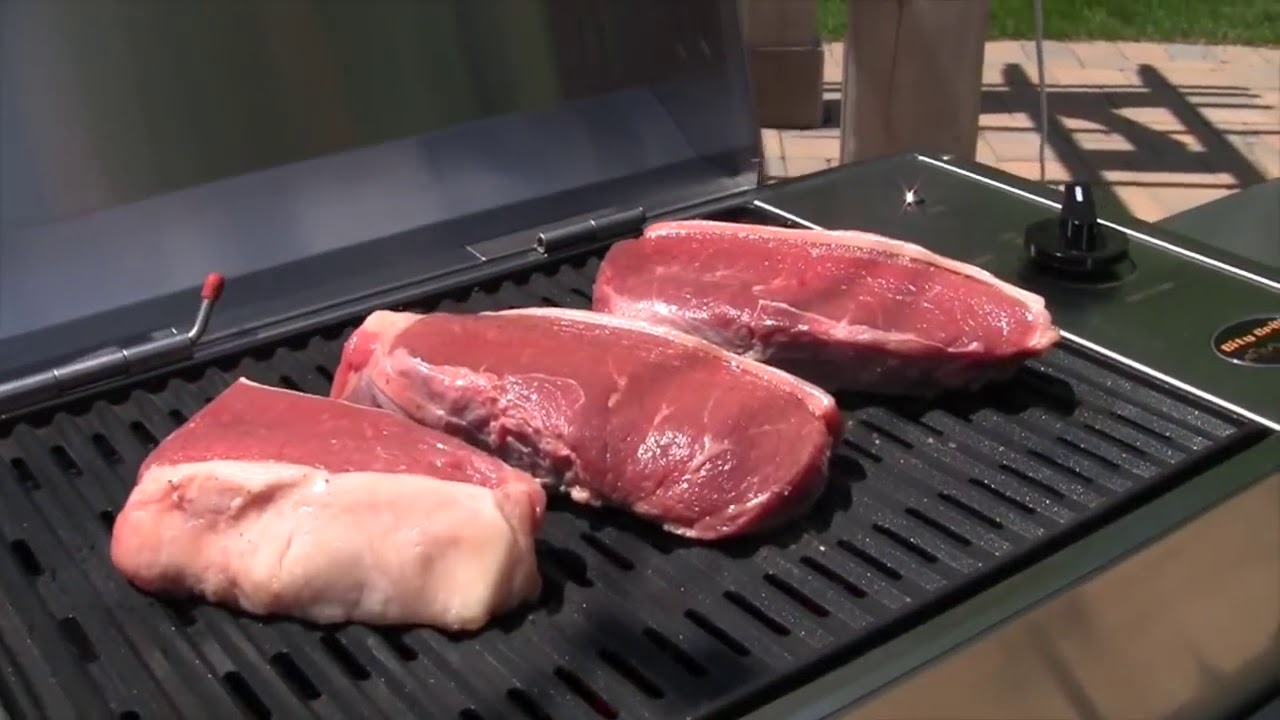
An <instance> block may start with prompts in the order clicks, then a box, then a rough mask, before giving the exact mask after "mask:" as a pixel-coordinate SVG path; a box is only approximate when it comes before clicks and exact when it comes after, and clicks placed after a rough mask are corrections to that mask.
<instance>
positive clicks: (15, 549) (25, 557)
mask: <svg viewBox="0 0 1280 720" xmlns="http://www.w3.org/2000/svg"><path fill="white" fill-rule="evenodd" d="M9 551H10V552H12V553H13V557H14V559H15V560H17V561H18V566H19V567H21V568H22V571H23V572H25V573H26V574H27V575H29V576H31V577H40V576H41V575H43V574H44V565H41V564H40V558H38V557H36V553H35V551H34V550H32V549H31V546H30V545H28V544H27V541H26V540H13V541H11V542H10V543H9Z"/></svg>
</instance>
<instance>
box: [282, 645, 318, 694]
mask: <svg viewBox="0 0 1280 720" xmlns="http://www.w3.org/2000/svg"><path fill="white" fill-rule="evenodd" d="M271 667H272V668H273V669H274V670H275V671H276V672H277V673H279V675H280V677H281V679H283V680H284V681H285V682H286V683H288V684H289V687H290V688H292V689H293V691H294V692H296V693H298V696H299V697H301V698H302V699H303V700H308V701H309V700H318V699H320V696H321V693H320V688H317V687H316V685H315V683H313V682H311V678H310V677H308V676H307V673H306V672H305V671H304V670H303V669H302V668H301V667H299V666H298V663H296V662H294V659H293V657H292V656H291V655H289V653H287V652H283V651H281V652H277V653H274V654H273V655H272V656H271Z"/></svg>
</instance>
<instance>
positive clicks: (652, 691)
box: [597, 648, 666, 700]
mask: <svg viewBox="0 0 1280 720" xmlns="http://www.w3.org/2000/svg"><path fill="white" fill-rule="evenodd" d="M597 655H599V657H600V659H601V660H603V661H604V664H605V665H608V666H609V669H610V670H613V671H614V672H616V673H618V676H619V677H621V678H622V679H623V680H626V681H627V682H629V683H631V685H632V686H633V687H635V689H637V690H639V691H640V692H642V693H644V694H645V695H647V696H649V697H651V698H653V699H655V700H661V699H662V698H663V696H664V695H665V694H666V693H664V692H662V688H660V687H658V684H657V683H655V682H654V681H652V680H650V679H649V676H648V675H645V674H644V673H643V672H640V668H638V667H636V666H635V665H633V664H631V663H630V662H628V661H627V660H626V659H625V658H623V657H622V656H621V655H619V654H617V653H615V652H614V651H612V650H610V649H608V648H603V649H601V650H600V651H599V652H598V653H597Z"/></svg>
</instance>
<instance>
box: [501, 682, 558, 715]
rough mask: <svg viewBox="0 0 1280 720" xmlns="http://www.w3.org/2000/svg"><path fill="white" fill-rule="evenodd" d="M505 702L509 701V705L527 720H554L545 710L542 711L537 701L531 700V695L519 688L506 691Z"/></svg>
mask: <svg viewBox="0 0 1280 720" xmlns="http://www.w3.org/2000/svg"><path fill="white" fill-rule="evenodd" d="M507 700H509V701H511V704H512V705H514V706H515V708H516V709H517V710H519V711H520V713H521V714H523V715H524V716H525V717H527V718H529V720H555V718H553V717H551V715H549V714H548V713H547V711H546V710H543V709H542V706H541V705H539V704H538V701H537V700H534V699H533V696H532V695H530V694H529V693H527V692H525V691H524V690H521V689H520V688H511V689H510V690H508V691H507Z"/></svg>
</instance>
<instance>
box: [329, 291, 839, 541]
mask: <svg viewBox="0 0 1280 720" xmlns="http://www.w3.org/2000/svg"><path fill="white" fill-rule="evenodd" d="M331 396H332V397H335V398H340V399H344V400H348V401H351V402H356V403H362V404H367V405H373V406H377V407H382V408H386V409H389V410H393V411H396V412H399V413H403V414H404V415H406V416H408V417H410V418H413V419H414V420H417V421H419V422H421V423H423V424H425V425H428V426H430V427H434V428H440V429H444V430H446V431H448V432H450V433H452V434H455V435H457V436H459V437H462V438H465V439H466V440H468V441H469V442H471V443H473V444H475V445H477V446H479V447H482V448H485V449H488V450H490V451H492V452H494V453H496V454H497V455H498V456H499V457H501V458H503V459H504V460H506V461H507V462H509V463H511V464H512V465H514V466H516V467H520V468H523V469H526V470H528V471H529V472H530V473H531V474H532V475H534V476H535V477H537V478H539V479H541V480H543V481H545V482H547V483H549V484H554V485H558V486H561V487H562V488H563V489H565V490H567V491H568V492H569V494H570V495H571V496H572V497H573V498H574V499H575V500H577V501H578V502H582V503H588V504H597V505H599V504H604V505H613V506H620V507H623V508H626V509H628V510H630V511H631V512H633V513H635V514H637V515H639V516H641V517H644V518H647V519H649V520H651V521H654V522H658V523H660V524H662V525H663V526H664V527H665V528H666V529H667V530H669V531H670V532H673V533H677V534H681V535H684V536H688V537H691V538H699V539H716V538H724V537H729V536H734V535H741V534H746V533H751V532H757V531H762V530H765V529H768V528H771V527H773V526H775V525H777V524H779V523H782V522H785V521H787V520H789V519H791V518H794V517H796V516H797V515H800V514H802V513H804V512H805V511H807V510H808V509H809V508H810V507H811V506H812V505H813V503H814V501H815V500H816V499H817V497H818V496H819V495H820V494H821V492H822V490H823V489H824V487H825V485H826V463H827V459H828V456H829V453H830V450H831V445H832V442H833V439H834V438H835V437H837V436H838V435H839V433H840V431H841V429H842V420H841V416H840V414H839V411H838V410H837V408H836V404H835V401H834V400H833V399H832V398H831V396H830V395H828V394H827V393H825V392H823V391H822V390H820V389H819V388H817V387H815V386H813V385H811V384H809V383H807V382H804V381H802V380H800V379H797V378H795V377H792V376H791V375H788V374H786V373H783V372H781V371H779V370H776V369H774V368H771V367H768V366H766V365H762V364H760V363H756V362H752V361H750V360H747V359H744V358H740V357H738V356H735V355H732V354H730V353H726V352H724V351H723V350H721V349H720V348H717V347H715V346H714V345H711V344H709V343H706V342H703V341H701V340H698V339H696V338H693V337H690V336H687V335H684V334H682V333H676V332H673V331H670V330H667V329H664V328H660V327H656V326H651V325H648V324H645V323H640V322H636V321H632V320H627V319H624V318H614V317H610V316H608V315H602V314H600V313H593V312H590V311H586V310H561V309H550V308H547V309H542V308H537V309H520V310H507V311H502V312H490V313H480V314H475V315H461V314H459V315H455V314H448V313H432V314H428V315H417V314H412V313H397V312H389V311H379V312H375V313H373V314H372V315H370V316H369V317H368V318H367V319H366V320H365V322H364V323H363V324H362V325H361V326H360V327H359V328H358V329H356V331H355V332H354V333H353V334H352V335H351V337H350V338H349V339H348V341H347V343H346V345H345V347H344V350H343V357H342V362H341V364H340V365H339V368H338V372H337V375H336V377H335V378H334V383H333V390H332V393H331Z"/></svg>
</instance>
